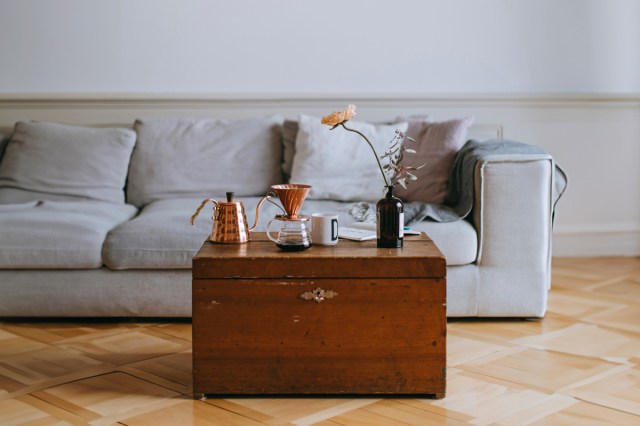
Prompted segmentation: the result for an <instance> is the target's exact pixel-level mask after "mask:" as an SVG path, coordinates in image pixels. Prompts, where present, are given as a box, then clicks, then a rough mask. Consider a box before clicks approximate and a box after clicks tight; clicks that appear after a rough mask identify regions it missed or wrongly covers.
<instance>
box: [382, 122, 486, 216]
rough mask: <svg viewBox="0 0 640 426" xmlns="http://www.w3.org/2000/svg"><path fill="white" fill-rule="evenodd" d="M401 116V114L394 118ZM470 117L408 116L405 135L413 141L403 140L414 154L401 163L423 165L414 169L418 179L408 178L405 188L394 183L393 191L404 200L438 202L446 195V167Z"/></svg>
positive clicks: (447, 169)
mask: <svg viewBox="0 0 640 426" xmlns="http://www.w3.org/2000/svg"><path fill="white" fill-rule="evenodd" d="M404 120H405V118H404V117H400V118H398V119H397V121H404ZM473 121H474V117H467V118H463V119H459V120H449V121H442V122H431V121H428V120H411V119H410V120H409V128H408V130H407V136H410V137H412V138H413V139H415V140H416V141H415V142H411V141H405V146H406V147H407V148H413V149H415V150H416V154H413V155H410V154H408V155H405V156H404V158H403V161H402V163H403V164H404V165H407V166H411V165H413V166H416V167H417V166H420V165H422V164H426V165H425V166H424V167H423V168H421V169H419V170H415V171H414V174H415V175H416V176H417V177H418V180H415V181H411V183H410V184H409V185H408V186H407V189H404V188H402V187H401V186H397V187H396V190H395V195H396V196H397V197H400V198H401V199H403V200H405V201H422V202H426V203H436V204H442V203H443V202H444V199H445V197H446V196H447V185H448V183H449V170H450V169H451V165H452V164H453V160H454V159H455V156H456V154H457V153H458V151H459V150H460V149H461V148H462V146H463V145H464V144H465V143H466V141H467V132H468V130H469V127H471V124H473Z"/></svg>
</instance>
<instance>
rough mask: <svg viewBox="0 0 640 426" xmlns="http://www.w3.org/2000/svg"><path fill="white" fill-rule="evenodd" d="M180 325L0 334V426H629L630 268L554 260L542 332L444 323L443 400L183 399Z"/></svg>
mask: <svg viewBox="0 0 640 426" xmlns="http://www.w3.org/2000/svg"><path fill="white" fill-rule="evenodd" d="M190 340H191V325H190V324H189V323H188V322H174V323H164V322H158V323H156V322H153V323H152V322H109V321H102V322H90V321H81V322H74V323H67V322H17V321H3V322H0V425H30V426H36V425H38V426H44V425H86V424H91V425H131V426H134V425H191V424H197V425H271V426H277V425H299V426H302V425H324V426H329V425H331V426H336V425H429V424H450V425H455V424H475V425H489V424H500V425H524V424H548V425H556V424H557V425H567V424H577V425H588V424H618V425H632V424H635V425H638V424H640V258H606V259H604V258H597V259H594V258H589V259H585V258H582V259H556V260H555V261H554V269H553V289H552V291H551V294H550V303H549V311H548V314H547V316H546V317H545V318H544V319H543V320H535V321H534V320H531V321H523V320H450V321H449V324H448V389H447V397H446V398H445V399H442V400H430V399H412V398H375V399H374V398H235V399H208V400H205V401H194V400H192V399H191V341H190Z"/></svg>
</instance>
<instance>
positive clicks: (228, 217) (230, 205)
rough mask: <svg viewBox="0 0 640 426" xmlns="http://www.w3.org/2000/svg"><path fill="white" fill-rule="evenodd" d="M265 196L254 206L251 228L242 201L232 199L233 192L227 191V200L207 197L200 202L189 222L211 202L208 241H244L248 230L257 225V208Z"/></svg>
mask: <svg viewBox="0 0 640 426" xmlns="http://www.w3.org/2000/svg"><path fill="white" fill-rule="evenodd" d="M266 198H267V197H263V198H262V200H260V202H259V203H258V206H257V207H256V220H255V223H254V224H253V226H252V227H251V228H249V225H248V224H247V216H246V215H245V213H244V204H242V201H234V199H233V192H227V201H226V202H223V201H216V200H214V199H212V198H207V199H206V200H204V201H203V202H202V204H200V207H198V210H196V212H195V213H194V214H193V216H191V220H190V223H191V224H192V225H193V221H194V220H195V219H196V216H198V214H199V213H200V210H202V208H203V207H204V206H205V205H206V204H207V203H208V202H212V203H213V230H212V231H211V237H210V238H209V240H210V241H212V242H214V243H223V244H238V243H246V242H247V241H249V240H250V239H251V234H250V232H251V231H253V230H254V229H255V228H256V226H257V225H258V209H259V208H260V205H261V204H262V203H263V202H264V200H265V199H266Z"/></svg>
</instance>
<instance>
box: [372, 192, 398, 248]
mask: <svg viewBox="0 0 640 426" xmlns="http://www.w3.org/2000/svg"><path fill="white" fill-rule="evenodd" d="M376 228H377V232H378V247H383V248H400V247H402V240H403V238H404V207H403V205H402V200H401V199H400V198H398V197H394V196H393V186H388V187H387V193H386V195H385V197H384V198H382V199H381V200H380V201H378V203H377V204H376Z"/></svg>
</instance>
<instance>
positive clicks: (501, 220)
mask: <svg viewBox="0 0 640 426" xmlns="http://www.w3.org/2000/svg"><path fill="white" fill-rule="evenodd" d="M553 170H554V162H553V158H552V157H551V156H550V155H548V154H518V155H492V156H488V157H485V158H484V159H483V160H482V161H479V162H478V163H477V164H476V168H475V171H474V207H473V212H474V213H473V223H474V226H475V228H476V231H477V232H478V257H477V260H476V263H477V264H478V266H479V268H478V270H479V274H480V277H479V278H480V280H479V285H480V289H479V291H480V299H479V305H478V316H511V315H514V316H523V313H525V315H530V316H535V317H542V316H544V313H545V311H546V306H547V292H548V289H549V285H550V276H551V225H552V215H553V201H552V193H553V192H552V187H553V183H554V182H553V179H554V177H553V176H554V173H553ZM496 298H498V299H501V301H502V302H503V303H498V304H496V303H495V300H496ZM483 301H485V302H486V303H483ZM495 306H502V308H500V309H499V310H496V309H495Z"/></svg>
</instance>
